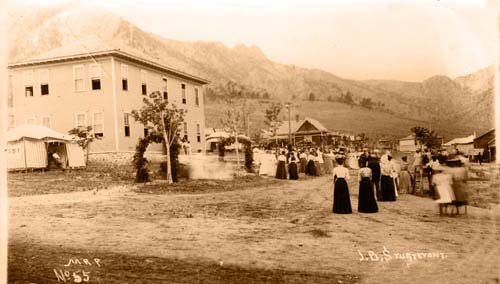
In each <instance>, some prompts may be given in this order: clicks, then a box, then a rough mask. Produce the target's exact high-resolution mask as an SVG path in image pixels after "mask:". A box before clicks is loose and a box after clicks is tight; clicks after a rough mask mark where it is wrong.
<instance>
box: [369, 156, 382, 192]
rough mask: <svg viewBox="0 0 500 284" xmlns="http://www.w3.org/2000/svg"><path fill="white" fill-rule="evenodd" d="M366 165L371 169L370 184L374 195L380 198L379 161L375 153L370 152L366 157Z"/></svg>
mask: <svg viewBox="0 0 500 284" xmlns="http://www.w3.org/2000/svg"><path fill="white" fill-rule="evenodd" d="M368 167H369V168H370V170H371V171H372V185H373V188H374V189H375V196H376V197H377V200H380V199H382V194H381V192H380V163H379V161H378V158H377V155H376V154H372V155H370V158H369V159H368Z"/></svg>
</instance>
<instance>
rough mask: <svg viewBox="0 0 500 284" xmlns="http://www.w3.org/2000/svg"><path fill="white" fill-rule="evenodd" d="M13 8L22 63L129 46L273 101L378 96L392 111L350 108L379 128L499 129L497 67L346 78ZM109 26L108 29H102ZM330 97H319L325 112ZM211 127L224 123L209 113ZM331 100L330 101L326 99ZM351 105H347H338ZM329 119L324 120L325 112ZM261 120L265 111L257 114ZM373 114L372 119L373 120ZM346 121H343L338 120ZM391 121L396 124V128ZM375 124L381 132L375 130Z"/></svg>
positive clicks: (95, 16) (83, 12) (64, 12)
mask: <svg viewBox="0 0 500 284" xmlns="http://www.w3.org/2000/svg"><path fill="white" fill-rule="evenodd" d="M25 11H26V10H23V11H22V12H20V11H11V12H10V15H11V21H10V25H9V30H10V31H12V33H10V37H9V42H10V43H12V44H11V45H10V47H11V50H10V59H11V60H10V61H22V60H26V59H29V58H32V57H36V56H38V55H40V54H43V53H45V52H49V51H51V50H54V49H56V52H57V51H58V50H61V49H57V48H61V47H63V49H64V47H65V46H71V45H73V46H75V45H76V46H80V48H81V49H82V50H88V49H91V48H92V47H94V46H95V44H93V43H96V42H99V45H100V46H106V47H115V48H122V49H123V48H126V49H127V50H132V51H134V52H136V53H139V54H145V55H146V56H147V57H148V58H152V59H154V60H157V61H158V62H160V63H163V64H165V65H168V66H171V67H173V68H176V69H179V70H182V71H186V72H190V73H193V74H195V75H198V76H201V77H204V78H207V79H209V80H210V81H211V82H212V84H211V85H212V86H216V85H220V84H225V83H226V82H228V81H232V82H236V83H237V84H240V85H242V86H245V87H246V88H249V89H252V90H255V91H256V92H267V93H269V94H270V95H271V98H272V99H277V100H282V101H284V100H294V101H301V100H306V99H307V98H308V96H309V94H310V93H314V95H315V98H316V100H317V101H323V102H324V101H326V100H327V99H328V98H330V100H334V101H335V100H338V99H339V98H340V96H341V95H342V94H345V93H346V92H349V93H351V94H352V95H353V96H354V99H355V101H356V102H359V101H361V99H363V98H370V99H371V100H372V101H373V102H376V103H377V102H378V103H383V105H384V108H383V109H379V110H378V111H377V110H370V111H368V110H367V109H363V108H358V107H355V108H352V109H351V108H350V107H348V108H349V112H350V113H351V114H350V115H348V116H346V117H342V119H353V120H358V121H360V122H359V123H360V124H362V123H363V122H364V123H366V124H369V125H371V127H370V129H371V130H373V131H372V132H376V133H382V132H384V133H385V132H390V133H403V132H406V131H407V123H403V122H401V123H397V124H392V123H391V121H400V119H404V120H405V121H422V120H423V121H426V122H427V124H432V125H433V128H434V129H436V130H438V131H441V132H447V133H453V135H468V134H470V132H471V130H472V131H474V130H475V131H477V132H482V131H485V130H487V129H489V128H491V127H492V123H493V122H492V121H493V120H492V117H493V108H492V103H491V104H489V103H485V102H488V101H490V102H493V92H492V89H493V70H492V68H488V69H484V70H480V71H478V72H477V73H474V74H470V75H468V76H463V77H459V78H456V79H452V78H448V77H446V76H435V77H432V78H429V79H428V80H425V81H424V82H400V81H391V80H386V81H381V80H368V81H356V80H349V79H344V78H341V77H339V76H336V75H334V74H331V73H328V72H325V71H322V70H314V69H306V68H301V67H297V66H293V65H284V64H279V63H275V62H273V61H271V60H269V59H268V58H267V57H266V55H265V54H264V53H263V52H262V51H261V50H260V49H259V48H258V47H256V46H245V45H236V46H235V47H234V48H228V47H227V46H225V45H223V44H221V43H217V42H182V41H177V40H172V39H166V38H162V37H160V36H157V35H154V34H151V33H148V32H145V31H142V30H141V29H139V28H138V27H137V26H135V25H133V24H132V23H130V22H128V21H126V20H124V19H122V18H121V17H119V16H117V15H115V14H113V13H111V12H108V11H105V10H98V9H95V7H89V6H78V5H71V6H70V5H62V6H58V7H55V8H50V9H48V8H47V9H44V10H37V11H36V12H33V11H31V12H29V10H28V12H25ZM103 26H105V27H106V28H105V29H104V28H102V27H103ZM323 102H315V103H312V105H317V106H318V107H319V108H321V109H322V107H323V106H324V104H323ZM210 104H211V102H210V101H209V102H208V105H207V114H208V115H207V125H213V124H216V121H215V120H214V119H213V116H212V115H210V114H209V112H210V109H211V107H212V106H211V105H210ZM307 105H309V103H303V104H302V106H303V108H300V109H299V113H301V114H302V113H303V114H304V115H306V116H312V117H316V118H317V119H320V120H321V121H325V124H328V123H329V122H326V121H338V120H337V119H338V117H337V116H335V111H333V112H325V113H323V112H321V113H320V112H318V111H316V107H311V108H307V107H306V106H307ZM326 105H329V104H326ZM333 107H334V108H336V109H343V108H345V107H346V106H345V105H342V104H340V105H333ZM364 113H373V114H374V118H372V119H380V121H377V123H372V122H373V121H372V120H370V121H361V120H360V118H364V117H365V116H364ZM320 116H321V117H320ZM256 117H257V116H256ZM367 119H369V118H367ZM331 125H332V127H333V126H335V125H341V123H336V124H333V123H332V124H331ZM389 125H391V127H390V128H389V127H388V126H389ZM348 128H349V129H346V130H348V131H349V132H354V133H355V132H360V131H361V129H364V128H363V126H361V125H359V127H358V126H357V124H356V125H351V126H350V127H348ZM372 128H373V129H372Z"/></svg>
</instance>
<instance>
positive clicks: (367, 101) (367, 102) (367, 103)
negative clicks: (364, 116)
mask: <svg viewBox="0 0 500 284" xmlns="http://www.w3.org/2000/svg"><path fill="white" fill-rule="evenodd" d="M359 105H360V106H361V107H364V108H367V109H372V108H373V101H372V99H370V98H362V99H361V102H360V104H359Z"/></svg>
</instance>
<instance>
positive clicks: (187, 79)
mask: <svg viewBox="0 0 500 284" xmlns="http://www.w3.org/2000/svg"><path fill="white" fill-rule="evenodd" d="M54 54H58V55H57V56H55V55H54ZM144 57H145V56H144ZM9 69H10V82H9V99H8V104H9V114H8V115H9V127H10V128H13V127H15V126H18V125H21V124H36V125H44V126H47V127H49V128H52V129H54V130H56V131H59V132H62V133H67V132H68V131H69V130H70V129H72V128H75V127H79V126H92V128H93V135H94V136H95V137H96V138H97V139H95V141H94V142H93V143H92V144H91V148H90V152H91V153H106V152H131V151H133V150H134V149H135V145H136V144H137V141H138V139H139V137H143V136H144V135H145V134H146V133H147V131H148V130H147V127H145V126H144V125H142V124H140V123H138V122H136V121H134V119H133V118H132V116H131V112H132V111H133V110H138V109H140V108H141V106H142V104H143V98H144V97H146V96H147V95H148V94H150V93H151V92H154V91H158V92H160V93H161V94H162V96H163V97H164V99H166V100H167V101H168V102H171V103H172V104H174V105H176V106H177V107H178V108H181V109H185V110H187V115H186V117H185V123H184V125H183V131H182V135H183V136H184V137H186V138H187V139H188V140H189V141H190V144H191V145H192V149H193V151H199V150H201V151H203V152H205V150H206V146H205V145H206V143H205V135H204V130H205V114H204V101H203V89H204V85H205V84H207V83H208V81H207V80H205V79H202V78H199V77H196V76H194V75H191V74H188V73H185V72H181V71H178V70H175V69H172V68H170V67H168V66H165V65H161V64H159V63H157V62H156V61H153V60H152V59H145V58H143V57H141V56H138V55H136V54H131V53H129V52H125V51H123V50H121V49H111V50H96V51H87V52H84V53H75V52H71V49H70V50H69V52H68V50H63V51H61V52H58V51H56V52H52V53H49V55H48V56H43V55H42V56H39V57H37V58H35V59H32V60H28V61H24V62H16V63H12V64H10V65H9ZM161 150H162V149H161V145H151V146H150V148H148V151H153V152H156V151H158V152H160V151H161Z"/></svg>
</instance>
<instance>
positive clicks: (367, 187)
mask: <svg viewBox="0 0 500 284" xmlns="http://www.w3.org/2000/svg"><path fill="white" fill-rule="evenodd" d="M362 162H363V163H364V164H361V165H362V168H361V169H359V173H358V179H359V196H358V212H361V213H376V212H378V206H377V201H375V193H374V192H373V185H372V181H371V178H372V171H371V170H370V168H368V167H367V165H368V161H367V160H364V161H362Z"/></svg>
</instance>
